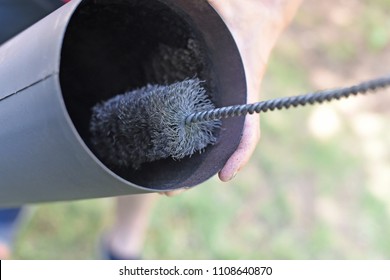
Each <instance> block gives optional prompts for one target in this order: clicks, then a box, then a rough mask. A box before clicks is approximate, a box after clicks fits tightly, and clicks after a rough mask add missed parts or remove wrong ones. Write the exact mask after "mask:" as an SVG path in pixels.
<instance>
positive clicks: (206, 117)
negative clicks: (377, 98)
mask: <svg viewBox="0 0 390 280" xmlns="http://www.w3.org/2000/svg"><path fill="white" fill-rule="evenodd" d="M389 86H390V76H385V77H382V78H377V79H372V80H368V81H365V82H362V83H360V84H357V85H353V86H350V87H344V88H336V89H328V90H322V91H317V92H313V93H308V94H304V95H297V96H290V97H282V98H276V99H271V100H267V101H261V102H257V103H252V104H244V105H233V106H228V107H221V108H216V109H213V110H208V111H202V112H197V113H193V114H190V115H188V116H187V117H186V119H185V124H187V125H188V124H191V123H197V122H205V121H211V120H219V119H223V118H230V117H236V116H242V115H246V114H254V113H260V112H267V111H268V110H270V111H273V110H275V109H276V110H282V109H288V108H290V107H291V106H292V107H298V106H305V105H307V104H310V105H313V104H315V103H322V102H324V101H331V100H335V99H336V100H338V99H340V98H348V97H349V96H351V95H360V94H367V93H369V92H374V91H376V90H378V89H380V88H386V87H389Z"/></svg>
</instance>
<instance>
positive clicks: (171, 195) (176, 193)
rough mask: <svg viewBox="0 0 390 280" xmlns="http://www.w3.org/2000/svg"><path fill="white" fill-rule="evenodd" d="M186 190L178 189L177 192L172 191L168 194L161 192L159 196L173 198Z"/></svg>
mask: <svg viewBox="0 0 390 280" xmlns="http://www.w3.org/2000/svg"><path fill="white" fill-rule="evenodd" d="M186 190H187V189H179V190H174V191H169V192H162V193H159V194H161V195H165V196H167V197H173V196H176V195H179V194H181V193H183V192H185V191H186Z"/></svg>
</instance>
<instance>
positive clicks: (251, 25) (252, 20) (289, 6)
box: [208, 0, 302, 182]
mask: <svg viewBox="0 0 390 280" xmlns="http://www.w3.org/2000/svg"><path fill="white" fill-rule="evenodd" d="M208 2H209V3H210V4H211V6H213V7H214V9H215V10H216V11H217V12H218V14H219V15H220V16H221V18H222V19H223V20H224V22H225V24H226V25H227V27H228V28H229V30H230V32H231V33H232V35H233V37H234V39H235V41H236V44H237V47H238V49H239V51H240V54H241V58H242V61H243V64H244V70H245V75H246V84H247V102H248V103H253V102H257V101H259V95H260V84H261V80H262V77H263V74H264V72H265V69H266V66H267V61H268V58H269V56H270V53H271V50H272V48H273V46H274V44H275V42H276V40H277V38H278V37H279V35H280V34H281V32H282V31H283V29H284V28H285V27H286V26H287V25H288V23H289V22H290V20H291V19H292V17H293V16H294V14H295V12H296V10H297V9H298V7H299V5H300V4H301V2H302V0H208ZM259 140H260V118H259V115H258V114H255V115H251V116H247V117H246V120H245V124H244V129H243V135H242V138H241V142H240V144H239V146H238V148H237V150H236V151H235V152H234V153H233V155H232V156H231V157H230V158H229V160H228V161H227V162H226V164H225V166H224V167H223V168H222V170H221V171H220V172H219V178H220V180H221V181H224V182H226V181H229V180H231V179H232V178H234V176H235V175H236V174H237V172H238V171H240V170H241V168H242V167H243V166H244V165H245V164H246V163H247V162H248V161H249V159H250V157H251V155H252V154H253V152H254V150H255V148H256V145H257V143H258V141H259Z"/></svg>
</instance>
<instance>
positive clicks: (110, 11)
mask: <svg viewBox="0 0 390 280" xmlns="http://www.w3.org/2000/svg"><path fill="white" fill-rule="evenodd" d="M204 48H205V46H204V43H203V41H202V39H201V38H200V36H199V35H198V31H197V30H196V29H195V28H194V27H193V26H192V25H191V22H190V20H189V19H188V18H187V17H186V15H185V14H180V12H178V11H176V10H175V9H174V8H172V7H169V6H167V5H166V4H164V3H162V2H160V1H136V0H134V1H131V0H128V1H125V0H123V1H84V2H83V3H82V4H81V5H80V6H79V7H78V9H77V10H76V12H75V14H74V15H73V16H72V19H71V20H70V23H69V27H68V29H67V32H66V34H65V38H64V43H63V48H62V54H61V68H60V81H61V87H62V92H63V97H64V100H65V104H66V107H67V110H68V112H69V115H70V117H71V119H72V121H73V123H74V125H75V127H76V129H77V131H78V133H79V134H80V136H81V137H82V139H83V140H84V142H85V143H86V144H87V146H88V147H89V148H90V149H91V151H92V152H94V153H95V155H96V156H97V157H98V158H99V159H100V160H101V161H102V162H103V163H105V164H106V166H107V167H109V168H110V169H111V170H112V171H114V172H115V173H116V174H118V175H119V176H121V177H123V178H124V179H126V180H128V181H131V182H133V183H136V184H139V185H141V186H144V187H152V188H161V189H164V188H170V187H171V185H172V183H171V182H172V181H175V180H177V178H182V179H183V180H185V178H187V177H189V176H190V175H191V174H192V173H193V172H194V171H195V170H196V169H197V167H198V165H199V164H200V162H201V160H202V157H204V156H205V154H207V149H206V151H205V153H204V154H202V155H194V156H192V157H191V158H185V159H183V160H181V161H175V160H172V159H164V160H159V161H156V162H152V163H147V164H143V165H142V167H141V168H140V169H137V170H135V169H133V168H131V167H121V168H120V167H114V166H112V165H110V164H107V163H106V162H105V159H104V158H102V157H100V153H99V152H98V151H96V150H95V148H94V146H93V145H92V144H91V141H90V138H91V135H90V132H89V123H90V119H91V108H92V107H93V106H94V105H95V104H97V103H99V102H102V101H105V100H108V99H110V98H112V97H113V96H115V95H118V94H121V93H124V92H127V91H131V90H134V89H137V88H141V87H143V86H145V85H147V84H160V85H166V84H171V83H174V82H177V81H182V80H184V79H186V78H193V77H195V76H196V77H198V78H199V79H200V80H203V81H205V83H204V84H203V86H204V87H205V88H206V90H207V92H211V93H212V92H214V87H215V85H214V82H213V73H212V71H211V69H210V68H211V67H210V65H209V64H210V61H209V58H208V57H207V55H205V53H206V52H205V51H204ZM214 98H215V97H214V96H210V99H211V100H213V99H214Z"/></svg>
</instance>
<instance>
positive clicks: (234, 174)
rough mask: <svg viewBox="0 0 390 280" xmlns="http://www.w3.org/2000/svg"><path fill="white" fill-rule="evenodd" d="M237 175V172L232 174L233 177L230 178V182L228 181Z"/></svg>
mask: <svg viewBox="0 0 390 280" xmlns="http://www.w3.org/2000/svg"><path fill="white" fill-rule="evenodd" d="M237 173H238V171H236V172H234V173H233V176H232V177H230V179H229V181H230V180H233V179H234V177H236V175H237Z"/></svg>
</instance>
